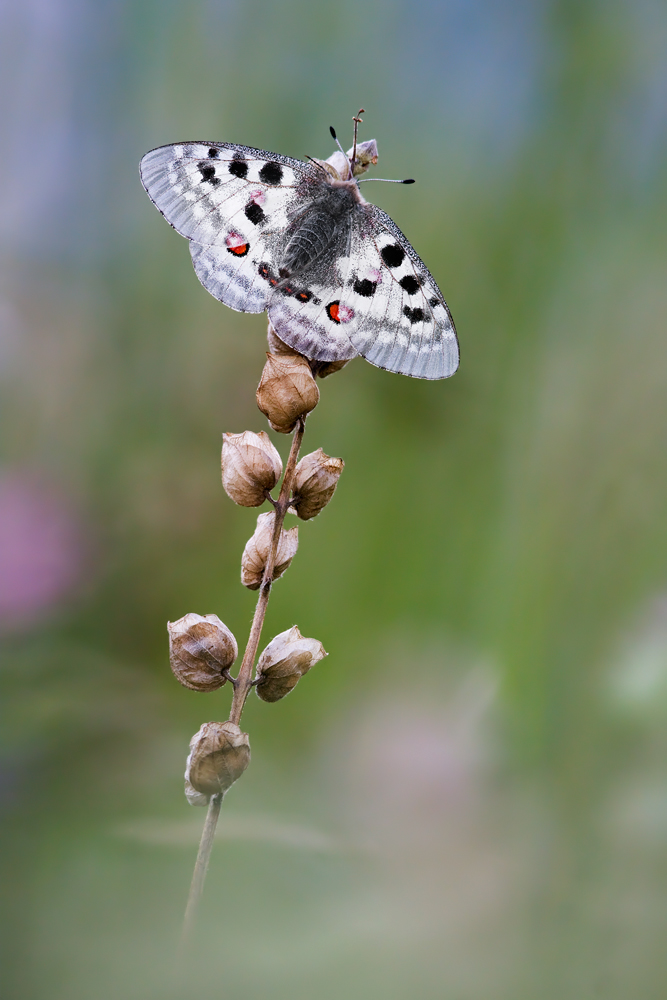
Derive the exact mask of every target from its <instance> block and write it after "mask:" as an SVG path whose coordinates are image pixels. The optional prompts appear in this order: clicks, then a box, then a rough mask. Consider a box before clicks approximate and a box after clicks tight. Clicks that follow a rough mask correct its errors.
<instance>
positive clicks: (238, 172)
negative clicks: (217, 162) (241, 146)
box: [228, 156, 248, 178]
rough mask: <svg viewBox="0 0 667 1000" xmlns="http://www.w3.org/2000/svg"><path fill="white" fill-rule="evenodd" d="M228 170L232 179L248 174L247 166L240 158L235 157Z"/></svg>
mask: <svg viewBox="0 0 667 1000" xmlns="http://www.w3.org/2000/svg"><path fill="white" fill-rule="evenodd" d="M228 170H229V172H230V174H233V175H234V177H241V178H243V177H245V176H246V174H247V173H248V164H247V163H246V161H245V160H244V159H243V158H242V157H237V156H235V157H234V159H233V160H232V162H231V163H230V164H229V167H228Z"/></svg>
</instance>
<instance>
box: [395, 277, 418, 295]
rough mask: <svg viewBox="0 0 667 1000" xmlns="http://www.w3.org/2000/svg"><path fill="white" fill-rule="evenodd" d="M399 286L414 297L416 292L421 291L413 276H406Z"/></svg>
mask: <svg viewBox="0 0 667 1000" xmlns="http://www.w3.org/2000/svg"><path fill="white" fill-rule="evenodd" d="M399 285H400V286H401V288H402V289H403V291H405V292H407V293H408V295H414V294H415V292H418V291H419V282H418V281H417V279H416V278H415V277H414V276H413V275H412V274H406V276H405V277H404V278H401V280H400V281H399Z"/></svg>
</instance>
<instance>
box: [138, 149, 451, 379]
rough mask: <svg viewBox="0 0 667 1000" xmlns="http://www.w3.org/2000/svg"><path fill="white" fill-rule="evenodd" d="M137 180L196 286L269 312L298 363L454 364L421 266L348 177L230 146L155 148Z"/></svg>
mask: <svg viewBox="0 0 667 1000" xmlns="http://www.w3.org/2000/svg"><path fill="white" fill-rule="evenodd" d="M140 170H141V179H142V182H143V184H144V187H145V188H146V191H147V192H148V195H149V197H150V198H151V200H152V201H153V202H154V204H155V205H156V206H157V208H158V209H159V210H160V212H161V213H162V214H163V215H164V217H165V218H166V219H167V221H168V222H169V223H170V224H171V225H172V226H173V227H174V229H176V230H177V232H179V233H181V235H183V236H185V237H187V239H188V240H190V252H191V255H192V261H193V264H194V268H195V271H196V273H197V276H198V277H199V279H200V281H201V282H202V284H203V285H204V287H205V288H206V289H208V291H209V292H211V294H212V295H214V296H215V297H216V298H217V299H219V300H220V301H221V302H224V303H225V304H226V305H228V306H230V307H231V308H232V309H236V310H239V311H241V312H262V311H263V310H265V309H266V310H268V313H269V318H270V320H271V322H272V324H273V326H274V327H275V329H276V332H277V333H278V336H279V337H280V338H281V339H282V340H284V341H285V342H286V343H288V344H290V345H291V346H292V347H293V348H295V350H297V351H300V352H301V353H302V354H304V355H305V356H306V357H308V358H312V359H314V360H319V361H337V360H344V359H347V358H352V357H355V356H356V355H357V354H361V355H362V356H363V357H365V358H366V359H367V360H368V361H370V362H371V363H372V364H374V365H377V366H378V367H380V368H385V369H388V370H389V371H393V372H400V373H402V374H404V375H412V376H415V377H416V378H426V379H441V378H446V377H447V376H449V375H452V374H453V373H454V372H455V371H456V368H457V366H458V344H457V340H456V332H455V330H454V324H453V322H452V318H451V315H450V313H449V310H448V308H447V305H446V303H445V300H444V299H443V297H442V294H441V292H440V290H439V288H438V286H437V285H436V283H435V281H434V279H433V277H432V276H431V274H430V273H429V271H428V269H427V268H426V266H425V265H424V263H423V262H422V261H421V260H420V258H419V257H418V255H417V254H416V253H415V251H414V249H413V248H412V246H411V245H410V243H409V242H408V241H407V240H406V238H405V237H404V236H403V234H402V233H401V231H400V230H399V229H398V227H397V226H396V225H395V224H394V223H393V222H392V220H391V219H390V218H389V216H388V215H386V214H385V213H384V212H382V211H381V210H380V209H379V208H376V207H375V206H374V205H370V204H368V203H367V202H365V201H364V199H363V198H362V197H361V194H360V193H359V188H358V187H357V184H356V181H354V180H352V179H350V180H347V181H345V180H340V179H337V177H336V175H332V174H327V172H326V170H324V169H322V168H318V167H316V166H314V165H312V164H310V163H303V162H302V161H301V160H294V159H291V158H290V157H286V156H280V155H279V154H276V153H270V152H268V151H266V150H261V149H254V148H252V147H249V146H237V145H232V144H230V143H215V142H210V143H207V142H185V143H175V144H173V145H170V146H161V147H160V148H158V149H154V150H152V151H151V152H150V153H147V154H146V155H145V156H144V158H143V159H142V161H141V167H140Z"/></svg>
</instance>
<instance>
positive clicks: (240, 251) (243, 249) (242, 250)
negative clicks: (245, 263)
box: [227, 243, 250, 257]
mask: <svg viewBox="0 0 667 1000" xmlns="http://www.w3.org/2000/svg"><path fill="white" fill-rule="evenodd" d="M227 249H228V250H229V252H230V253H233V254H236V256H237V257H245V255H246V254H247V252H248V250H249V249H250V244H249V243H242V244H241V246H240V247H227Z"/></svg>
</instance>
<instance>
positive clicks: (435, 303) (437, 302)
mask: <svg viewBox="0 0 667 1000" xmlns="http://www.w3.org/2000/svg"><path fill="white" fill-rule="evenodd" d="M428 304H429V305H430V306H433V308H435V307H436V306H439V305H440V299H429V300H428Z"/></svg>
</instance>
